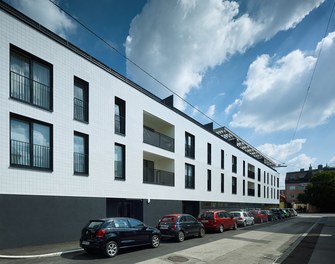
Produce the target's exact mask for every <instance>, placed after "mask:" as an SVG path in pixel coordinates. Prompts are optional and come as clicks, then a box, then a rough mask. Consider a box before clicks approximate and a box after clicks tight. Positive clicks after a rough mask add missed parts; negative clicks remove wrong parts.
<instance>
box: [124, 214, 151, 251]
mask: <svg viewBox="0 0 335 264" xmlns="http://www.w3.org/2000/svg"><path fill="white" fill-rule="evenodd" d="M128 222H129V225H130V229H131V231H132V237H131V238H132V240H133V241H134V242H133V243H134V244H136V245H140V244H146V243H148V242H149V241H150V232H149V231H148V230H147V228H146V226H145V225H144V224H143V223H142V222H141V221H140V220H137V219H134V218H128Z"/></svg>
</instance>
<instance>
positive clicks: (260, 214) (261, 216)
mask: <svg viewBox="0 0 335 264" xmlns="http://www.w3.org/2000/svg"><path fill="white" fill-rule="evenodd" d="M248 214H249V216H252V217H253V218H254V219H255V223H264V222H268V221H269V220H268V215H267V214H266V213H265V212H264V211H261V210H251V211H249V212H248Z"/></svg>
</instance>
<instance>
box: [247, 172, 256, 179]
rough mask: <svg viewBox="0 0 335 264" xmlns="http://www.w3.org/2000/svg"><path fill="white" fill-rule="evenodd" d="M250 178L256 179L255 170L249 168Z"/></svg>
mask: <svg viewBox="0 0 335 264" xmlns="http://www.w3.org/2000/svg"><path fill="white" fill-rule="evenodd" d="M248 178H251V179H255V172H254V171H251V170H248Z"/></svg>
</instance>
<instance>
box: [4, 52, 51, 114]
mask: <svg viewBox="0 0 335 264" xmlns="http://www.w3.org/2000/svg"><path fill="white" fill-rule="evenodd" d="M10 97H11V98H14V99H16V100H20V101H23V102H26V103H28V104H31V105H34V106H37V107H40V108H43V109H47V110H52V65H51V64H49V63H47V62H45V61H43V60H41V59H39V58H37V57H35V56H33V55H30V54H28V53H26V52H24V51H22V50H20V49H18V48H14V47H13V46H11V52H10Z"/></svg>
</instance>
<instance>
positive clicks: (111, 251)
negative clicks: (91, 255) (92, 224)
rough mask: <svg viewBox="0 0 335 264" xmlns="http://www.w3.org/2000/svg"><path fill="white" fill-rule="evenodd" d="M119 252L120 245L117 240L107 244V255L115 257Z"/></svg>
mask: <svg viewBox="0 0 335 264" xmlns="http://www.w3.org/2000/svg"><path fill="white" fill-rule="evenodd" d="M118 252H119V245H118V244H117V243H116V242H115V241H110V242H108V243H107V244H106V247H105V255H106V256H107V257H109V258H112V257H115V256H116V255H117V253H118Z"/></svg>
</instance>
